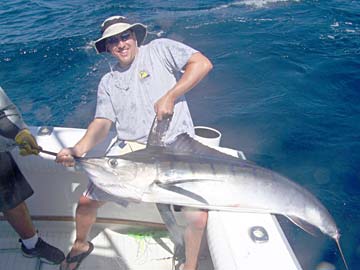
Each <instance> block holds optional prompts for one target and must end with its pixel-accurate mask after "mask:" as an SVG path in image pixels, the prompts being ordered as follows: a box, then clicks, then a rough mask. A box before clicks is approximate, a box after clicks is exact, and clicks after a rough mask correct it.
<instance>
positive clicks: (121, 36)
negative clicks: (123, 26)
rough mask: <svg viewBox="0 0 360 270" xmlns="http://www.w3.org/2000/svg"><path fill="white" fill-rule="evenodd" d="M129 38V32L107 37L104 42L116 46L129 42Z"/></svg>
mask: <svg viewBox="0 0 360 270" xmlns="http://www.w3.org/2000/svg"><path fill="white" fill-rule="evenodd" d="M130 37H131V31H127V32H125V33H122V34H118V35H116V36H112V37H108V38H107V39H106V42H107V43H108V44H118V43H119V42H120V41H122V42H125V41H127V40H129V38H130Z"/></svg>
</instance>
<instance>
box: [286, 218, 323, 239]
mask: <svg viewBox="0 0 360 270" xmlns="http://www.w3.org/2000/svg"><path fill="white" fill-rule="evenodd" d="M286 217H287V218H288V219H289V220H290V221H291V222H292V223H294V224H295V225H296V226H298V227H300V228H301V229H303V230H304V231H305V232H307V233H309V234H311V235H313V236H318V235H319V234H320V230H319V229H318V228H316V227H315V226H314V225H312V224H310V223H309V222H306V221H305V220H303V219H301V218H298V217H295V216H286Z"/></svg>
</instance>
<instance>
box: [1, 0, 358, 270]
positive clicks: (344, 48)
mask: <svg viewBox="0 0 360 270" xmlns="http://www.w3.org/2000/svg"><path fill="white" fill-rule="evenodd" d="M359 14H360V2H359V1H351V0H328V1H316V0H313V1H310V0H309V1H308V0H298V1H291V0H288V1H286V0H283V1H281V0H263V1H261V0H258V1H257V0H247V1H245V0H244V1H204V0H202V1H192V0H183V1H173V0H170V1H169V0H166V1H165V0H157V1H110V0H103V1H94V0H87V1H85V0H63V1H55V0H27V1H25V0H13V1H6V2H2V3H1V5H0V37H1V39H0V85H1V86H2V87H3V88H4V89H5V90H6V91H7V93H8V95H9V96H10V97H11V98H12V100H13V101H14V102H15V103H16V104H17V105H18V107H19V109H20V110H21V111H22V113H23V116H24V118H25V120H26V122H27V123H28V124H29V125H51V126H70V127H82V128H85V127H86V126H87V124H88V123H89V121H91V119H92V115H93V113H94V108H95V102H96V91H97V84H98V82H99V80H100V78H101V76H102V75H103V74H104V73H106V72H107V71H108V70H109V63H110V62H111V61H112V59H111V57H109V56H104V55H97V54H96V53H95V51H94V49H93V48H92V46H91V41H92V40H94V39H96V38H98V37H99V30H100V24H101V22H102V21H103V20H104V19H105V18H107V17H108V16H111V15H126V16H128V17H131V18H133V19H134V20H138V21H140V22H143V23H144V24H146V25H148V29H149V34H148V37H147V40H146V42H148V41H150V40H152V39H155V38H158V37H168V38H173V39H176V40H179V41H182V42H184V43H186V44H189V45H191V46H192V47H194V48H196V49H198V50H200V51H202V52H203V53H204V54H205V55H206V56H208V57H209V59H210V60H211V61H212V62H213V64H214V69H213V71H212V72H211V73H210V74H209V76H208V77H207V78H205V79H204V80H203V81H202V82H201V83H200V84H199V85H198V86H197V87H196V88H195V89H193V90H192V91H191V92H190V93H189V94H188V95H187V98H188V102H189V106H190V109H191V112H192V116H193V119H194V122H195V124H196V125H206V126H211V127H214V128H217V129H218V130H220V131H221V132H222V135H223V136H222V143H221V144H222V145H223V146H226V147H231V148H236V149H241V150H243V151H244V152H245V154H246V155H247V157H248V159H250V160H253V161H255V162H256V163H258V164H260V165H262V166H265V167H268V168H271V169H272V170H275V171H277V172H280V173H282V174H284V175H286V176H288V177H290V178H291V179H293V180H294V181H296V182H298V183H299V184H301V185H302V186H304V187H306V188H307V189H308V190H310V191H311V192H312V193H313V194H315V195H316V196H317V197H318V198H319V199H320V200H321V201H322V202H323V204H324V205H325V206H326V207H327V208H328V209H329V211H330V212H331V214H332V215H333V217H334V219H335V220H336V222H337V224H338V226H339V228H340V230H341V232H342V237H341V245H342V247H343V250H344V253H345V256H346V258H347V261H348V264H349V266H350V269H353V270H355V269H360V232H359V228H360V210H359V206H360V172H359V169H360V166H359V164H360V72H359V71H360V16H359ZM282 224H283V225H284V228H285V229H284V230H285V231H286V232H287V234H288V236H289V240H290V242H291V243H292V244H293V246H294V250H295V252H296V254H297V255H298V257H299V258H300V260H301V263H302V266H303V267H304V269H306V270H308V269H309V270H310V269H323V270H324V269H325V268H321V267H319V263H321V262H324V261H326V262H329V263H331V264H332V265H334V266H335V267H336V269H344V266H343V264H342V261H341V258H340V256H339V252H338V250H337V248H336V245H335V244H334V242H333V241H331V240H330V239H328V238H326V237H324V236H317V237H313V236H309V235H307V234H306V233H303V232H302V231H301V230H299V229H296V228H295V229H294V227H292V225H291V224H290V223H289V222H287V221H286V220H282Z"/></svg>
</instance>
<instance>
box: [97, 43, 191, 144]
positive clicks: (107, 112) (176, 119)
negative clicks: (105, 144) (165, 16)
mask: <svg viewBox="0 0 360 270" xmlns="http://www.w3.org/2000/svg"><path fill="white" fill-rule="evenodd" d="M196 52H197V51H196V50H194V49H193V48H190V47H189V46H187V45H184V44H182V43H179V42H176V41H173V40H169V39H156V40H154V41H152V42H150V43H149V44H147V45H144V46H141V47H140V48H139V51H138V54H137V55H136V57H135V59H134V61H133V63H132V64H131V65H130V66H129V67H127V68H121V67H120V65H118V64H117V65H115V67H114V68H113V70H112V71H111V72H109V73H107V74H105V75H104V76H103V78H102V79H101V81H100V83H99V88H98V97H97V106H96V113H95V118H106V119H109V120H111V121H112V122H114V123H115V125H116V131H117V135H118V138H119V139H122V140H128V141H138V142H141V143H146V141H147V137H148V133H149V131H150V128H151V124H152V122H153V120H154V117H155V111H154V104H155V102H156V101H158V100H159V99H160V98H161V97H162V96H163V95H164V94H165V93H166V92H167V91H169V90H170V89H171V88H172V87H173V86H174V85H175V84H176V82H177V78H179V76H180V72H181V70H182V69H183V68H184V66H185V65H186V63H187V62H188V60H189V58H190V57H191V56H192V54H194V53H196ZM183 132H186V133H188V134H189V135H190V136H193V135H194V127H193V122H192V119H191V115H190V111H189V108H188V105H187V103H186V100H185V97H184V96H182V97H180V98H178V99H177V100H176V103H175V108H174V115H173V117H172V121H171V124H170V127H169V130H168V132H167V135H166V138H165V140H166V141H168V142H169V141H172V140H173V139H174V138H175V137H176V136H177V135H178V134H180V133H183Z"/></svg>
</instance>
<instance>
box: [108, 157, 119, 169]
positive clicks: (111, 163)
mask: <svg viewBox="0 0 360 270" xmlns="http://www.w3.org/2000/svg"><path fill="white" fill-rule="evenodd" d="M108 163H109V165H110V167H111V168H115V167H116V166H117V165H118V162H117V160H116V159H114V158H112V159H109V161H108Z"/></svg>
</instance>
